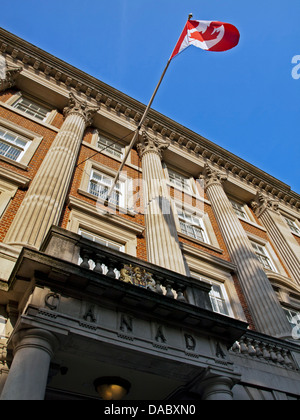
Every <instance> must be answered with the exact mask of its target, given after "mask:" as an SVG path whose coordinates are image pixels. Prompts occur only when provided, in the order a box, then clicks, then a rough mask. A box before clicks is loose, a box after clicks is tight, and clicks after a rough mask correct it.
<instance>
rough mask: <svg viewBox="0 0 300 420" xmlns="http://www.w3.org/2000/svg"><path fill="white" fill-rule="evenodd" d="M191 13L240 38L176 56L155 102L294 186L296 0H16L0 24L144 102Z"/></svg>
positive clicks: (299, 180) (297, 150) (299, 10)
mask: <svg viewBox="0 0 300 420" xmlns="http://www.w3.org/2000/svg"><path fill="white" fill-rule="evenodd" d="M190 12H192V13H193V14H194V18H195V19H198V20H220V21H223V22H229V23H232V24H234V25H235V26H237V28H238V29H239V31H240V33H241V41H240V44H239V46H238V47H236V48H235V49H233V50H231V51H228V52H225V53H212V52H205V51H202V50H199V49H197V48H195V47H190V48H188V49H187V50H186V51H185V52H183V53H182V54H180V55H179V56H177V57H176V58H175V59H174V60H173V61H172V63H171V66H170V68H169V70H168V72H167V75H166V77H165V79H164V81H163V84H162V86H161V88H160V90H159V92H158V95H157V97H156V99H155V102H154V104H153V108H154V109H156V110H157V111H159V112H161V113H163V114H165V115H166V116H168V117H170V118H172V119H174V120H176V121H177V122H179V123H180V124H182V125H184V126H186V127H188V128H189V129H191V130H193V131H195V132H197V133H199V134H201V135H203V136H204V137H206V138H208V139H209V140H211V141H213V142H215V143H217V144H219V145H220V146H221V147H223V148H225V149H227V150H229V151H230V152H232V153H234V154H236V155H238V156H239V157H241V158H243V159H245V160H246V161H248V162H250V163H252V164H253V165H255V166H257V167H259V168H260V169H262V170H264V171H265V172H267V173H269V174H270V175H272V176H274V177H276V178H278V179H280V180H281V181H283V182H285V183H286V184H288V185H290V186H291V188H292V190H294V191H296V192H298V193H300V177H299V157H300V146H299V144H300V143H299V142H300V133H299V131H300V130H299V126H300V124H299V121H300V118H299V117H300V78H299V79H295V78H293V77H292V70H293V68H294V67H295V66H296V64H292V59H293V57H295V56H297V55H299V56H300V25H299V18H300V2H299V0H288V1H287V2H282V0H281V1H280V0H263V1H262V0H252V1H251V2H250V1H247V2H245V1H241V0H210V1H209V2H201V1H199V0H185V1H182V0H160V1H146V0H110V1H107V0H105V1H104V0H85V1H82V0H80V1H79V0H72V1H71V0H61V1H57V0H52V1H51V2H48V1H47V2H46V1H45V0H26V1H24V0H14V1H13V2H7V1H6V2H3V3H2V4H1V16H0V26H1V27H3V28H4V29H6V30H8V31H10V32H12V33H14V34H16V35H17V36H19V37H21V38H23V39H25V40H27V41H28V42H31V43H33V44H34V45H36V46H38V47H40V48H42V49H44V50H46V51H48V52H49V53H51V54H53V55H55V56H56V57H58V58H60V59H62V60H64V61H66V62H68V63H70V64H72V65H73V66H75V67H78V68H79V69H81V70H83V71H85V72H87V73H89V74H91V75H93V76H95V77H97V78H98V79H100V80H102V81H103V82H105V83H107V84H109V85H111V86H113V87H114V88H116V89H119V90H120V91H122V92H124V93H126V94H127V95H130V96H132V97H133V98H135V99H137V100H139V101H141V102H143V103H145V104H146V103H148V101H149V99H150V97H151V94H152V92H153V90H154V88H155V86H156V84H157V82H158V80H159V77H160V75H161V73H162V71H163V69H164V67H165V64H166V62H167V60H168V58H169V56H170V54H171V52H172V50H173V48H174V46H175V44H176V42H177V40H178V37H179V35H180V33H181V31H182V29H183V26H184V24H185V22H186V20H187V17H188V14H189V13H190ZM299 59H300V57H299ZM299 62H300V61H299ZM299 67H300V66H299ZM298 73H299V75H300V68H299V71H298V70H297V69H296V68H295V70H294V75H295V74H296V75H297V74H298Z"/></svg>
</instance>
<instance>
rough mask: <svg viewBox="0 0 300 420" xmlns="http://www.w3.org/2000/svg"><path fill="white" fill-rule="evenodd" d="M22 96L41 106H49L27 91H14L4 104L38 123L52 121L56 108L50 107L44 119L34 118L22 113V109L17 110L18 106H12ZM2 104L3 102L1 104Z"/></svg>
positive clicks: (49, 122)
mask: <svg viewBox="0 0 300 420" xmlns="http://www.w3.org/2000/svg"><path fill="white" fill-rule="evenodd" d="M22 96H24V98H26V99H29V100H31V101H32V102H35V103H37V104H40V105H41V106H44V107H47V108H49V106H47V104H45V103H44V102H42V101H40V100H39V99H36V98H33V97H31V96H30V95H28V94H27V93H26V94H24V95H23V93H22V92H21V91H19V92H16V93H15V94H14V95H12V96H11V97H10V98H9V99H8V100H7V101H6V102H5V105H6V106H9V108H10V109H12V110H13V111H14V112H17V113H18V114H20V115H23V116H26V118H28V119H30V120H32V121H34V122H38V123H42V124H51V123H52V121H53V120H54V118H55V116H56V114H57V110H56V109H52V111H51V108H49V109H50V111H49V113H48V115H47V117H46V118H45V119H44V120H40V119H38V118H35V117H33V116H31V115H29V114H26V113H24V112H23V111H21V110H19V109H18V108H15V107H14V104H15V103H16V102H17V101H18V100H19V99H20V98H21V97H22ZM1 105H3V104H1Z"/></svg>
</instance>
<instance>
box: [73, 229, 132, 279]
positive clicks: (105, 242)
mask: <svg viewBox="0 0 300 420" xmlns="http://www.w3.org/2000/svg"><path fill="white" fill-rule="evenodd" d="M78 234H79V235H81V236H82V237H83V238H85V239H88V240H90V241H92V242H95V243H97V244H100V245H104V246H106V247H107V248H109V249H113V250H115V251H120V252H125V246H124V245H121V244H119V243H118V242H114V241H112V240H110V239H107V238H105V237H104V236H100V235H96V234H94V233H92V232H88V231H87V230H84V229H81V228H79V230H78ZM82 261H83V260H82V258H81V257H79V260H78V264H79V265H80V264H81V263H82ZM88 264H89V266H90V270H93V269H94V268H95V262H94V261H93V260H89V262H88ZM101 268H102V271H103V274H107V272H108V267H107V266H106V265H105V264H102V265H101ZM114 272H115V274H116V278H117V279H118V278H119V277H120V272H119V271H118V270H117V269H114Z"/></svg>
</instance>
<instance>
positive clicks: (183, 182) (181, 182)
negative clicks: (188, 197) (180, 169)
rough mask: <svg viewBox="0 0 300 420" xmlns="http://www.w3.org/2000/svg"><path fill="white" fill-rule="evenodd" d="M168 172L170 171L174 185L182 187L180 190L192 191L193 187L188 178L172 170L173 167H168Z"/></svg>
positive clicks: (170, 177)
mask: <svg viewBox="0 0 300 420" xmlns="http://www.w3.org/2000/svg"><path fill="white" fill-rule="evenodd" d="M168 173H169V179H170V182H171V184H172V185H173V186H174V187H176V188H178V189H180V191H184V192H187V193H192V189H191V186H190V185H189V179H188V178H186V177H184V176H183V175H180V174H178V173H176V172H174V171H172V170H171V169H168Z"/></svg>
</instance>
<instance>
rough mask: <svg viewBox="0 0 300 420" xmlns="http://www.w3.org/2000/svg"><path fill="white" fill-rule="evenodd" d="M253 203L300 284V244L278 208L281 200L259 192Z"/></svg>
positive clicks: (291, 273) (259, 217)
mask: <svg viewBox="0 0 300 420" xmlns="http://www.w3.org/2000/svg"><path fill="white" fill-rule="evenodd" d="M251 204H252V208H253V209H254V211H255V214H256V215H257V217H258V219H260V220H261V222H262V224H263V225H264V227H265V228H266V229H267V232H268V235H269V236H270V238H271V240H272V241H273V243H274V245H275V247H276V249H277V250H278V252H279V254H280V256H281V258H282V260H283V261H284V263H285V265H286V268H287V270H288V271H289V273H290V276H291V278H292V279H293V280H295V281H296V282H297V283H298V284H300V261H299V258H298V257H297V254H296V252H297V250H298V249H299V245H298V243H297V241H296V239H295V238H294V237H293V235H292V233H291V231H290V229H289V228H288V227H287V225H286V223H285V222H284V220H283V218H282V216H281V214H280V212H279V210H278V209H279V202H278V201H277V200H271V199H270V198H269V197H266V196H265V195H263V194H262V193H258V194H257V196H256V199H255V200H254V201H253V202H252V203H251Z"/></svg>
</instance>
